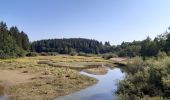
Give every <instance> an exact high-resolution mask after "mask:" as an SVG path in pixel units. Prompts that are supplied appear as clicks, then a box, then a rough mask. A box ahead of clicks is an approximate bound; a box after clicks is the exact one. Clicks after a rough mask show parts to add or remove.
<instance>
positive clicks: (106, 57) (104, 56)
mask: <svg viewBox="0 0 170 100" xmlns="http://www.w3.org/2000/svg"><path fill="white" fill-rule="evenodd" d="M113 57H117V55H116V54H112V53H107V54H103V55H102V58H104V59H110V58H113Z"/></svg>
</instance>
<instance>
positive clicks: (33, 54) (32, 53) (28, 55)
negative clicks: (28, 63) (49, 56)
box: [26, 52, 38, 57]
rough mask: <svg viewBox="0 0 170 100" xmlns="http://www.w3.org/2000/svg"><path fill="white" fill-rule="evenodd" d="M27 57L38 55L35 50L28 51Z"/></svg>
mask: <svg viewBox="0 0 170 100" xmlns="http://www.w3.org/2000/svg"><path fill="white" fill-rule="evenodd" d="M26 56H27V57H35V56H38V54H37V53H36V52H29V53H27V54H26Z"/></svg>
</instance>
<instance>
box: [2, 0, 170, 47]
mask: <svg viewBox="0 0 170 100" xmlns="http://www.w3.org/2000/svg"><path fill="white" fill-rule="evenodd" d="M169 5H170V0H0V13H1V14H0V20H1V21H5V22H6V23H7V25H8V26H12V25H16V26H17V27H18V28H19V29H20V30H23V31H25V32H26V33H27V34H28V36H29V38H30V40H31V41H34V40H40V39H48V38H72V37H77V38H79V37H80V38H91V39H97V40H99V41H110V42H111V43H112V44H120V43H121V42H122V41H133V40H142V39H145V38H146V36H148V35H149V36H150V37H152V38H153V37H155V36H157V35H158V34H160V33H163V32H164V31H165V30H166V29H167V27H168V26H170V13H169V11H170V6H169Z"/></svg>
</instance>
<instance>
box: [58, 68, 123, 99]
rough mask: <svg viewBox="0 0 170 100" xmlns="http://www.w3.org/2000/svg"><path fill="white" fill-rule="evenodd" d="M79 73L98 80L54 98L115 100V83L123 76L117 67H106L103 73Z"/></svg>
mask: <svg viewBox="0 0 170 100" xmlns="http://www.w3.org/2000/svg"><path fill="white" fill-rule="evenodd" d="M81 74H84V75H87V76H90V77H93V78H96V79H98V80H99V82H98V83H97V84H95V85H93V86H91V87H88V88H86V89H83V90H81V91H78V92H75V93H73V94H70V95H66V96H62V97H59V98H57V99H56V100H116V98H117V96H116V94H115V91H116V90H117V83H118V82H119V80H122V79H123V78H124V76H125V74H124V73H122V72H121V70H120V69H119V68H114V69H112V70H111V69H108V72H107V74H105V75H93V74H88V73H85V72H81Z"/></svg>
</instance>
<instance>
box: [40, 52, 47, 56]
mask: <svg viewBox="0 0 170 100" xmlns="http://www.w3.org/2000/svg"><path fill="white" fill-rule="evenodd" d="M40 56H49V54H48V53H46V52H41V53H40Z"/></svg>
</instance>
